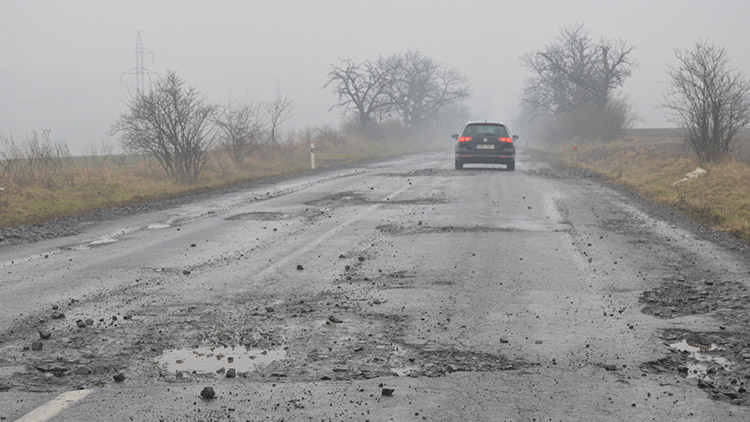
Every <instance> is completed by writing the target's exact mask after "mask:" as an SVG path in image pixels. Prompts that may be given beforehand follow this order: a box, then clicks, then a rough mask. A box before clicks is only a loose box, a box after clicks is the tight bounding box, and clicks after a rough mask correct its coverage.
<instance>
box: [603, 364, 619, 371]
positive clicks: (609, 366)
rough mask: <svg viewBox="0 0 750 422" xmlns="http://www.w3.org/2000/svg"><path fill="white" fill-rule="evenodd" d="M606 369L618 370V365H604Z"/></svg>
mask: <svg viewBox="0 0 750 422" xmlns="http://www.w3.org/2000/svg"><path fill="white" fill-rule="evenodd" d="M604 369H606V370H607V371H616V370H617V365H604Z"/></svg>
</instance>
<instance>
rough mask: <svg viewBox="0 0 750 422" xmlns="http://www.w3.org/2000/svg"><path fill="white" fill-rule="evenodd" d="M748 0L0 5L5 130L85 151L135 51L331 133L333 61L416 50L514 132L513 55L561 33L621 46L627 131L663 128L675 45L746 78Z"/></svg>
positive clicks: (297, 123) (519, 71)
mask: <svg viewBox="0 0 750 422" xmlns="http://www.w3.org/2000/svg"><path fill="white" fill-rule="evenodd" d="M749 12H750V2H747V1H743V0H724V1H721V2H707V1H705V0H691V1H685V0H681V1H671V0H670V1H664V0H659V1H654V0H651V1H645V0H636V1H629V2H612V1H601V0H568V1H565V2H560V1H525V2H521V1H516V2H507V1H489V0H486V1H461V2H458V1H436V0H411V1H404V0H401V1H393V0H381V1H356V0H315V1H302V0H298V1H284V0H277V1H239V0H238V1H226V0H224V1H222V0H219V1H211V2H207V1H185V0H179V1H178V0H160V1H141V0H128V1H120V0H117V1H102V0H68V1H59V0H44V1H29V0H2V1H0V52H2V62H1V63H0V134H9V133H12V134H14V136H15V137H16V138H23V137H24V136H25V135H26V134H27V133H28V132H29V131H30V130H33V129H45V128H46V129H50V130H51V131H52V133H51V134H52V139H53V140H65V141H66V142H67V143H68V145H69V146H70V147H71V150H72V151H73V152H81V151H83V150H84V149H85V148H86V147H87V146H89V145H92V144H98V143H99V142H100V140H110V141H112V139H113V138H111V137H109V136H107V132H108V130H109V128H110V126H111V125H112V123H113V122H114V121H115V119H116V118H117V116H118V115H119V114H120V113H121V112H123V111H124V110H125V109H126V105H125V103H126V99H127V97H128V91H129V90H130V91H131V92H133V91H134V89H135V76H134V75H129V74H124V72H127V71H128V70H131V69H133V68H134V67H135V43H136V35H137V32H138V31H141V35H142V39H143V46H144V47H145V48H147V49H148V50H150V51H152V52H153V53H154V58H153V60H152V58H151V56H146V57H145V62H144V64H145V66H146V67H147V68H149V69H151V70H153V71H155V72H158V73H159V74H161V75H164V74H165V73H166V70H167V69H169V70H174V71H176V72H177V73H178V75H179V76H180V77H181V78H183V79H184V80H185V81H186V82H187V83H188V84H189V85H191V86H195V87H197V88H198V89H199V90H200V91H201V92H204V93H205V94H206V95H208V97H209V98H210V99H211V101H215V102H226V101H227V100H231V99H245V98H247V99H251V100H255V101H259V100H263V99H268V98H271V97H273V96H274V95H275V93H276V90H277V87H278V88H280V89H282V90H283V91H284V92H285V93H286V94H287V95H288V97H289V98H290V99H291V100H293V101H294V104H295V108H294V112H293V117H292V119H291V120H290V121H289V123H288V124H287V127H289V128H296V129H300V128H303V127H306V126H317V125H321V124H330V125H333V126H338V124H339V122H340V118H341V113H340V110H333V111H329V108H330V107H331V105H333V104H334V103H335V101H336V98H335V97H334V95H333V93H332V91H331V90H330V89H323V88H322V87H323V84H324V83H325V80H326V74H327V73H328V71H329V69H330V66H331V64H332V63H334V62H336V61H337V60H338V59H339V58H351V59H354V60H357V61H360V60H366V59H375V58H377V56H378V55H386V54H390V53H396V52H403V51H406V50H420V51H421V52H422V53H424V54H425V55H427V56H429V57H432V58H434V59H435V60H437V61H439V62H442V63H445V64H446V65H448V66H451V67H455V68H457V69H459V70H460V71H461V72H462V73H463V74H464V75H466V76H467V78H468V81H469V84H470V86H471V89H472V93H473V94H472V97H471V98H470V100H469V101H468V104H469V106H470V107H471V110H472V116H473V118H476V119H494V120H503V121H512V120H513V119H514V117H515V116H516V115H517V111H518V107H517V103H518V101H519V94H520V92H521V89H522V85H523V80H524V77H525V75H526V74H527V72H526V71H525V70H524V68H523V67H522V66H521V63H520V60H519V57H520V56H521V55H522V54H524V53H526V52H529V51H533V50H536V49H540V48H542V47H543V46H544V45H545V44H547V43H548V42H549V41H551V40H552V39H553V38H554V37H555V36H556V34H557V33H558V32H559V30H560V28H561V27H562V26H564V25H571V24H577V23H584V24H585V25H586V26H587V27H588V28H589V29H590V30H591V31H592V35H593V36H594V37H595V38H599V37H607V38H614V39H623V40H625V41H627V42H628V43H630V44H632V45H634V46H635V47H636V50H635V53H634V58H635V59H636V60H637V62H638V67H637V68H636V71H635V73H634V74H633V76H632V77H631V78H630V79H628V81H627V82H626V84H625V86H624V91H625V93H626V94H627V95H628V96H629V97H630V99H631V101H632V104H633V107H634V111H635V112H636V113H637V114H638V115H639V116H640V120H639V122H638V123H637V125H636V126H638V127H667V126H669V123H668V122H667V120H666V119H665V113H664V111H663V110H661V109H659V108H658V105H659V102H660V96H661V93H662V91H663V87H662V85H661V83H663V82H664V81H665V78H666V77H665V71H666V70H667V64H668V63H671V62H673V57H674V54H673V49H674V48H682V49H685V48H690V47H691V46H692V45H693V44H694V43H695V42H696V41H697V40H698V39H706V40H709V41H710V42H712V43H714V44H716V45H718V46H721V47H725V48H726V49H727V53H728V55H729V57H730V59H731V60H732V62H733V63H734V65H735V66H736V67H737V68H739V69H740V70H742V71H743V72H745V74H750V54H748V51H747V47H746V40H747V38H748V35H750V30H749V29H748V27H747V23H746V20H747V16H748V14H749Z"/></svg>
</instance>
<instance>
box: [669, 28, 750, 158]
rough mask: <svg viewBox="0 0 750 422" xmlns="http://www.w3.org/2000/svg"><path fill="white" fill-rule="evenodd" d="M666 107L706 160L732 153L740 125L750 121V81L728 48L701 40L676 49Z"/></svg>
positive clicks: (697, 152) (689, 140)
mask: <svg viewBox="0 0 750 422" xmlns="http://www.w3.org/2000/svg"><path fill="white" fill-rule="evenodd" d="M675 56H676V57H677V65H675V66H671V67H670V71H669V73H668V75H669V82H668V83H667V90H666V94H665V97H664V102H663V105H662V106H663V107H664V108H666V109H668V110H671V111H672V112H673V116H672V121H673V122H674V123H675V124H677V125H678V126H680V127H682V128H683V129H684V131H685V140H686V141H687V142H688V143H689V144H690V146H691V148H692V149H693V151H694V152H695V153H696V154H697V155H698V157H700V159H701V160H703V161H706V162H718V161H721V160H723V159H724V158H726V157H727V155H728V154H729V148H730V145H731V143H732V141H733V140H734V137H735V135H736V134H737V131H739V129H741V128H743V127H745V126H747V125H748V123H750V80H748V78H746V77H745V76H744V75H742V74H741V73H740V72H739V71H738V70H736V69H735V68H734V67H732V65H731V64H730V63H729V58H728V57H727V53H726V50H725V49H723V48H718V47H715V46H713V45H710V44H708V43H707V42H705V41H699V42H697V43H696V45H695V47H694V48H693V49H692V50H690V51H687V50H675Z"/></svg>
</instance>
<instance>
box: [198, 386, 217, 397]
mask: <svg viewBox="0 0 750 422" xmlns="http://www.w3.org/2000/svg"><path fill="white" fill-rule="evenodd" d="M201 397H203V398H204V399H207V400H211V399H213V398H214V397H216V391H214V388H213V387H204V388H203V390H201Z"/></svg>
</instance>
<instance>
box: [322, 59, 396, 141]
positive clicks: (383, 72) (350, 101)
mask: <svg viewBox="0 0 750 422" xmlns="http://www.w3.org/2000/svg"><path fill="white" fill-rule="evenodd" d="M388 83H389V72H387V69H384V68H382V67H380V66H377V65H375V64H373V63H370V62H368V61H365V62H363V63H355V62H353V61H352V60H348V59H347V60H341V63H340V64H338V65H332V69H331V71H330V72H328V80H327V81H326V84H325V85H324V87H329V86H331V87H333V90H334V92H335V93H336V95H338V101H339V102H338V103H337V104H335V105H334V106H333V107H331V109H333V108H335V107H340V108H343V109H344V110H345V111H354V112H355V113H356V116H357V120H358V121H359V131H360V133H363V132H364V131H365V129H366V127H367V125H368V124H369V123H371V121H372V120H373V118H374V116H375V115H376V114H377V113H382V112H386V111H388V108H389V107H390V105H391V101H390V100H389V98H388V96H387V95H386V89H387V88H388Z"/></svg>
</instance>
